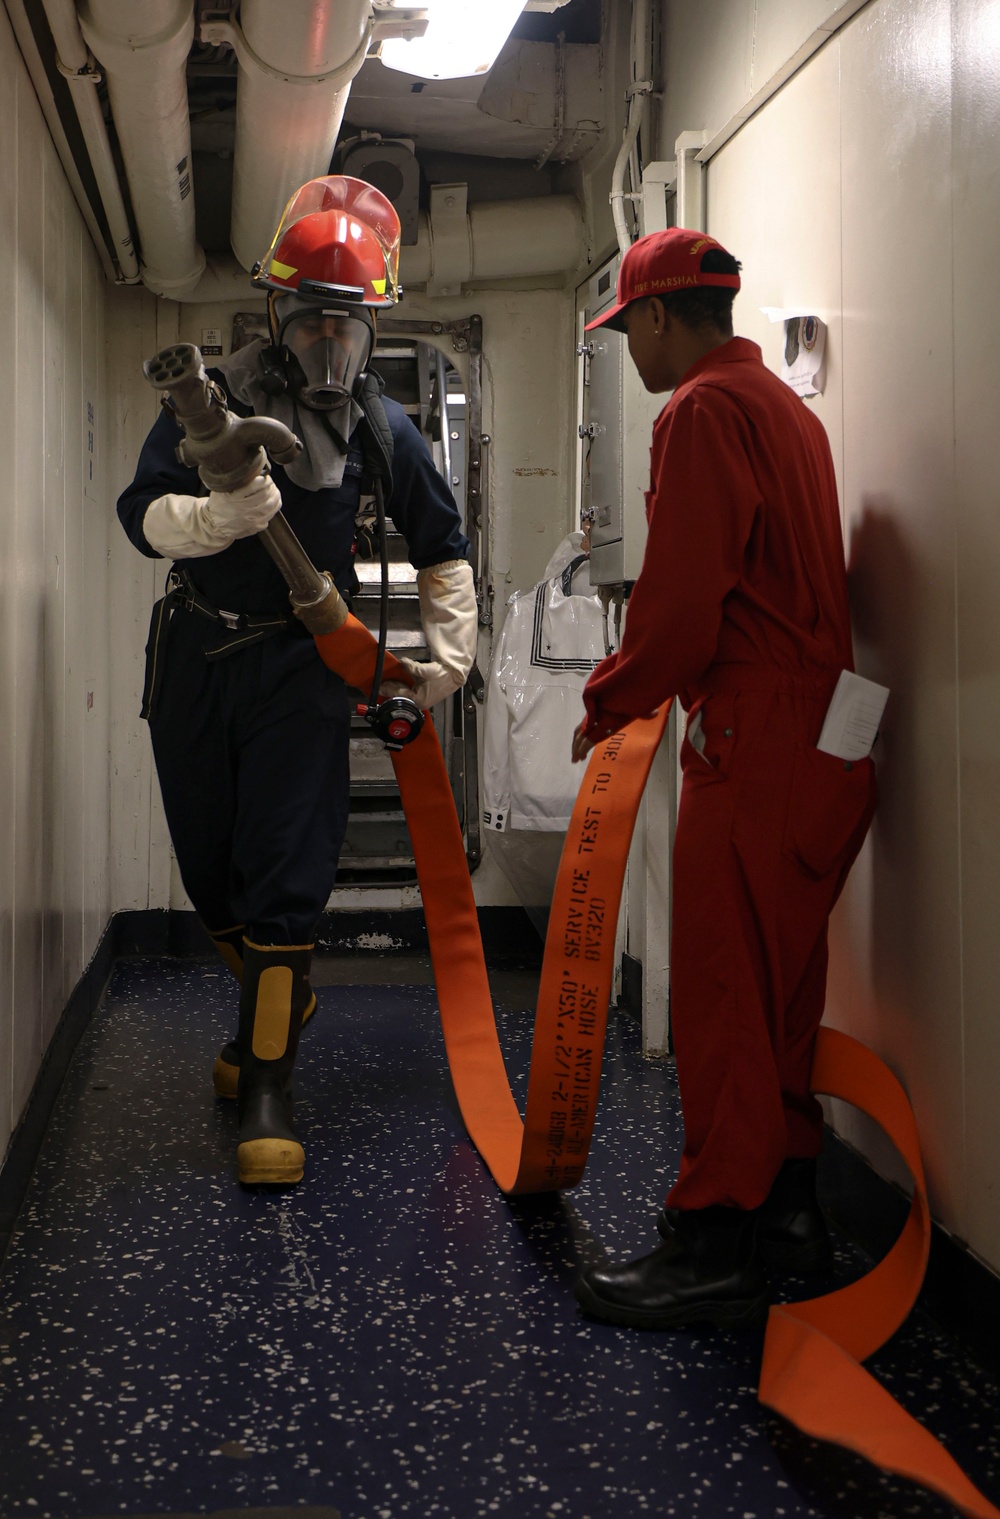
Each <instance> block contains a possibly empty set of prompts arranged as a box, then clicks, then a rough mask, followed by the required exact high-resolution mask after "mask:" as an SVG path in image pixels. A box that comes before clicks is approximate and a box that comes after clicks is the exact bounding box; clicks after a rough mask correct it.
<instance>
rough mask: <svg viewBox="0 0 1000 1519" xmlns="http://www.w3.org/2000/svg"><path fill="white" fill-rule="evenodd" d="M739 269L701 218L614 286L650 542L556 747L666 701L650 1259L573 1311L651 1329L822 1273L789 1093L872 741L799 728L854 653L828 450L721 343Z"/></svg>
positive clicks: (866, 794)
mask: <svg viewBox="0 0 1000 1519" xmlns="http://www.w3.org/2000/svg"><path fill="white" fill-rule="evenodd" d="M739 270H740V265H739V263H738V262H737V261H736V260H735V259H734V258H733V257H732V255H731V254H729V253H727V252H726V251H725V249H724V248H722V247H720V245H719V244H718V243H717V242H716V241H715V240H714V239H713V238H710V237H707V236H705V235H704V234H703V233H700V232H692V231H687V230H685V229H683V228H672V229H670V230H669V231H667V232H654V233H652V234H650V235H649V236H647V237H644V238H641V239H640V240H639V241H638V242H637V243H635V244H634V246H633V247H631V248H630V249H629V250H628V252H627V253H626V254H625V257H624V259H623V260H622V265H621V271H620V273H619V277H618V289H617V301H616V304H615V306H614V307H613V308H612V309H611V311H610V312H608V313H607V315H605V316H604V317H602V318H601V319H600V320H599V321H597V322H592V323H591V324H590V325H591V327H597V326H605V327H612V328H617V329H618V330H621V331H624V332H625V333H626V334H627V338H628V347H629V353H630V354H631V356H632V359H633V361H634V363H635V366H636V368H637V370H638V371H639V376H640V378H641V379H642V382H643V384H644V385H645V387H646V389H647V390H649V391H652V392H654V393H662V392H665V391H673V395H672V396H671V397H670V399H669V401H668V402H667V404H666V406H664V408H663V411H662V412H661V413H660V415H659V417H658V418H657V421H656V424H655V426H654V429H653V445H652V455H651V477H650V489H649V492H648V495H647V497H646V515H647V519H648V524H649V536H648V540H647V545H646V552H645V557H644V560H643V565H642V571H641V573H640V575H639V578H638V580H637V581H636V583H635V588H634V590H633V592H632V596H631V599H630V601H629V604H628V616H627V620H626V627H625V631H624V634H623V636H622V640H621V647H620V648H619V649H618V650H617V651H616V652H615V653H613V654H611V655H609V656H608V658H607V659H605V660H603V661H602V662H601V664H600V665H598V667H597V669H596V670H595V671H594V673H593V675H592V676H591V678H590V680H589V681H588V682H587V686H586V688H585V691H584V704H585V707H586V717H585V719H584V721H583V722H582V723H581V725H580V727H579V728H578V729H577V731H576V734H575V736H574V740H573V756H574V759H578V760H579V759H583V758H584V756H585V755H586V754H587V753H588V751H589V750H590V749H591V748H592V747H593V745H594V744H596V743H598V742H600V741H601V740H602V739H604V738H606V737H607V736H608V735H609V734H612V733H615V732H618V731H619V730H620V729H622V728H624V727H625V726H626V725H627V724H628V723H630V722H631V721H632V720H633V719H634V718H637V717H641V716H644V715H646V714H648V713H649V712H650V711H651V710H652V709H654V708H656V707H657V706H659V705H660V704H661V703H663V702H665V701H666V700H668V698H670V697H674V696H676V697H677V698H678V699H679V700H680V702H681V704H682V705H683V707H684V708H685V710H686V712H687V730H686V736H685V738H684V743H683V747H682V750H681V766H682V770H683V785H682V788H681V799H680V808H679V813H678V819H677V832H676V839H675V844H674V876H673V928H672V934H673V937H672V952H671V986H670V993H671V995H670V1013H671V1024H672V1030H673V1038H674V1048H675V1051H676V1056H677V1074H678V1078H679V1082H680V1092H681V1106H682V1110H683V1116H684V1136H685V1137H684V1150H683V1154H682V1156H681V1163H680V1171H679V1175H678V1178H677V1181H676V1183H675V1185H674V1187H673V1189H672V1191H671V1192H670V1194H669V1196H668V1198H667V1205H666V1207H665V1208H664V1209H663V1210H662V1211H661V1213H660V1215H659V1217H658V1219H657V1226H658V1229H659V1233H660V1235H661V1236H662V1243H661V1244H660V1245H659V1247H658V1248H657V1249H656V1250H654V1251H653V1252H652V1253H651V1254H650V1255H646V1256H644V1257H642V1258H641V1259H640V1260H636V1261H630V1262H627V1263H624V1264H619V1265H605V1266H595V1267H591V1268H589V1269H587V1270H585V1271H584V1272H583V1273H582V1275H581V1277H580V1279H579V1281H578V1283H577V1287H576V1294H577V1298H578V1300H579V1302H580V1304H581V1306H582V1308H583V1309H584V1311H585V1312H586V1313H588V1314H590V1315H592V1316H594V1317H597V1318H600V1319H605V1320H607V1321H610V1322H611V1323H620V1324H631V1325H635V1326H638V1327H644V1328H652V1329H665V1328H672V1327H675V1326H677V1325H681V1324H687V1323H691V1322H694V1321H708V1322H711V1323H716V1324H731V1325H738V1324H742V1323H747V1324H749V1323H753V1322H756V1321H757V1320H758V1319H759V1318H760V1317H762V1316H763V1314H764V1312H765V1311H766V1307H767V1301H768V1290H767V1279H766V1276H765V1274H764V1270H763V1268H764V1267H765V1266H767V1265H772V1266H774V1265H777V1266H779V1267H782V1266H783V1267H787V1268H789V1269H793V1270H798V1271H801V1270H811V1269H821V1268H823V1267H825V1266H826V1265H828V1264H829V1260H830V1255H831V1250H830V1240H829V1235H828V1233H827V1230H826V1225H825V1223H824V1220H823V1215H822V1213H821V1212H820V1209H819V1205H818V1203H817V1201H816V1190H815V1166H816V1156H817V1154H818V1152H819V1150H820V1145H821V1140H822V1110H821V1108H820V1106H819V1103H818V1102H817V1101H816V1099H815V1098H814V1097H813V1096H812V1095H811V1093H810V1085H809V1077H810V1069H811V1065H812V1054H813V1045H814V1042H815V1038H816V1031H817V1029H818V1027H819V1023H820V1019H821V1018H822V1015H823V1005H824V998H825V991H826V970H827V920H828V918H829V915H830V911H831V909H832V907H833V905H834V903H835V902H836V900H837V897H838V895H839V894H840V891H841V889H842V887H843V885H844V881H845V879H846V876H847V873H848V871H849V869H850V867H851V864H852V863H853V861H854V858H855V856H856V855H857V853H858V850H859V849H860V847H861V844H862V841H863V839H864V836H865V834H866V832H867V830H868V826H869V824H870V822H871V818H872V814H873V812H874V807H875V776H874V769H873V765H872V761H871V759H870V758H866V759H863V760H860V761H856V762H854V763H853V764H852V763H850V762H846V761H844V760H843V759H839V758H837V757H836V756H835V755H832V754H828V753H826V752H823V751H820V750H819V749H817V748H816V742H817V739H818V737H819V734H820V729H821V727H822V724H823V719H824V716H825V714H826V710H827V707H828V705H829V702H830V697H831V695H832V693H833V689H834V687H835V685H836V683H837V679H838V677H839V675H840V673H841V671H842V670H852V669H853V667H854V666H853V656H852V650H851V630H850V622H849V618H848V601H847V575H846V568H845V562H844V545H843V537H842V533H841V525H840V510H839V506H838V502H837V487H836V481H835V478H834V470H833V460H832V458H831V454H830V446H829V443H828V442H827V438H826V434H825V432H824V431H823V427H822V425H821V424H820V422H819V421H818V420H817V419H816V417H815V416H813V414H812V412H811V411H810V410H809V408H808V406H807V405H806V403H805V402H804V401H802V400H800V399H799V397H798V396H797V395H795V394H794V392H793V391H792V390H791V389H789V387H788V386H787V385H785V384H784V383H783V382H782V381H781V380H779V379H778V378H777V377H776V376H775V375H773V374H772V373H771V372H770V371H769V370H768V369H766V368H765V367H764V364H763V360H762V358H761V352H760V349H759V348H758V347H757V345H756V344H755V343H751V342H749V341H747V340H746V339H745V338H736V337H733V327H732V304H733V299H734V296H735V294H736V291H737V290H738V289H739V287H740V276H739Z"/></svg>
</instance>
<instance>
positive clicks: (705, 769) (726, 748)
mask: <svg viewBox="0 0 1000 1519" xmlns="http://www.w3.org/2000/svg"><path fill="white" fill-rule="evenodd" d="M735 705H736V703H735V698H734V697H732V696H730V695H718V694H716V693H715V692H713V693H712V695H711V696H705V697H701V698H700V699H699V700H698V701H696V702H694V703H693V705H692V707H691V710H690V712H689V713H688V720H687V728H686V729H685V733H684V742H683V744H682V745H681V769H682V770H683V771H684V773H685V774H688V773H689V772H691V771H693V772H694V773H695V774H696V775H709V774H711V773H712V772H713V771H714V773H715V774H716V776H718V778H719V779H720V780H721V779H722V778H723V777H724V776H725V775H726V774H727V773H728V771H729V762H730V759H731V757H732V752H733V746H734V744H735V740H736V717H735Z"/></svg>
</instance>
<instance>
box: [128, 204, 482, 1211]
mask: <svg viewBox="0 0 1000 1519" xmlns="http://www.w3.org/2000/svg"><path fill="white" fill-rule="evenodd" d="M398 256H399V221H398V218H397V216H396V213H395V211H394V209H393V207H392V205H391V204H390V203H389V201H388V200H386V198H385V197H384V196H383V195H381V194H380V193H379V191H377V190H375V189H374V188H373V187H372V186H370V185H367V184H365V183H364V182H363V181H360V180H356V179H351V178H348V177H343V176H329V177H325V178H321V179H316V180H311V181H310V182H309V183H308V184H307V185H304V186H303V187H302V188H301V190H299V191H298V192H297V193H296V195H294V196H293V197H292V199H291V200H290V201H289V203H288V206H287V207H286V209H285V213H284V216H283V217H282V220H281V223H280V225H279V227H278V231H277V232H276V234H275V237H274V240H273V242H272V244H271V246H270V248H269V249H268V251H267V253H266V254H265V255H264V258H263V259H262V260H261V262H260V264H259V265H258V266H257V267H256V269H255V271H254V281H255V283H256V284H257V285H258V286H259V287H261V288H264V289H266V290H267V291H268V321H269V329H270V334H271V341H270V343H265V342H263V341H261V340H258V341H256V342H254V343H251V344H249V345H247V347H245V348H242V349H240V350H238V351H237V352H236V353H235V354H233V355H232V356H231V357H229V358H228V359H226V360H224V361H222V362H220V363H219V365H218V366H217V367H216V369H214V370H213V371H211V376H212V378H215V379H219V380H221V382H222V383H223V385H224V386H225V389H226V393H227V396H228V398H229V404H230V406H231V407H232V409H233V410H234V411H236V412H239V413H241V414H243V415H249V414H250V413H253V414H256V415H267V416H271V417H274V418H276V419H277V420H279V421H281V422H284V423H285V424H286V425H287V426H288V427H290V428H291V429H292V431H293V432H294V433H295V434H296V435H297V436H298V437H299V438H300V439H301V440H302V442H303V444H304V450H303V453H302V454H301V455H300V456H299V458H298V459H296V460H295V462H294V463H292V464H290V465H288V466H287V468H286V469H281V468H278V467H277V466H275V467H274V470H273V473H272V474H271V475H268V476H264V475H261V476H258V477H257V478H256V479H255V480H254V481H253V482H252V483H251V484H250V485H248V486H246V487H245V488H244V489H241V490H237V491H231V492H217V491H213V492H208V491H206V490H205V489H204V487H203V486H202V485H201V482H200V480H199V477H198V474H197V472H196V471H195V470H193V469H190V468H188V467H187V466H185V465H183V464H180V463H179V462H178V460H177V458H176V456H175V449H176V447H177V444H178V442H179V440H180V437H181V434H180V430H179V428H178V425H177V424H176V422H175V421H174V420H173V419H172V418H171V416H170V415H169V413H168V412H166V411H164V412H162V413H161V415H160V417H159V420H158V421H157V422H156V424H155V426H154V427H153V429H152V431H151V432H150V434H149V436H148V438H147V440H146V442H145V444H144V446H143V449H142V453H141V454H140V457H139V463H138V468H137V470H136V475H135V479H134V480H133V482H132V484H131V485H130V486H129V487H128V489H127V490H126V491H125V492H124V493H123V495H122V496H121V498H120V500H119V502H118V514H119V516H120V518H121V521H122V523H123V525H124V527H125V530H126V532H127V533H128V535H129V537H130V538H131V540H132V542H133V543H134V544H135V546H136V548H138V549H139V550H140V551H141V552H142V553H144V554H147V555H150V556H152V557H158V556H162V557H165V558H168V559H171V560H173V561H174V564H173V568H172V570H171V572H170V577H169V579H168V606H169V608H170V617H169V620H168V621H166V622H165V634H164V635H163V636H162V638H161V639H160V640H159V643H158V645H157V646H156V647H152V646H151V648H150V651H149V654H150V659H149V667H148V672H147V698H146V710H147V712H148V715H149V720H150V731H151V735H152V741H153V753H154V757H155V761H156V768H157V773H158V776H159V780H160V787H161V791H162V794H163V804H164V809H165V812H166V817H167V822H168V825H169V828H170V836H171V839H172V841H173V845H174V850H175V852H176V855H177V861H178V865H179V867H180V872H181V877H182V879H183V881H184V886H185V888H186V890H187V892H188V895H189V896H190V898H191V901H192V902H193V904H194V906H195V909H196V911H197V912H198V915H199V917H200V918H201V920H202V922H203V923H204V925H205V927H206V928H207V929H208V932H209V934H210V935H211V937H212V939H213V940H214V942H215V944H216V947H217V948H218V950H219V953H220V954H221V956H222V958H223V959H224V960H225V962H226V964H227V965H228V966H229V968H230V969H231V970H232V971H233V972H234V973H235V975H236V976H237V978H238V980H239V981H240V986H241V991H240V1013H239V1028H238V1032H237V1034H236V1037H235V1038H234V1039H233V1040H232V1041H231V1043H229V1044H227V1045H226V1046H225V1047H224V1049H223V1050H222V1051H221V1053H220V1055H219V1057H218V1059H217V1060H216V1064H215V1071H214V1073H213V1074H214V1083H215V1089H216V1092H217V1093H218V1095H219V1096H220V1097H236V1096H238V1101H239V1118H240V1137H239V1151H238V1161H239V1176H240V1181H241V1182H243V1183H244V1184H248V1185H253V1184H260V1183H272V1184H273V1183H278V1184H289V1183H294V1182H297V1181H299V1180H300V1178H301V1176H302V1173H303V1166H304V1152H303V1148H302V1145H301V1143H300V1142H299V1139H298V1137H297V1136H296V1134H295V1132H294V1129H293V1126H292V1105H291V1073H292V1065H293V1062H294V1059H295V1052H296V1047H297V1044H298V1038H299V1031H300V1029H301V1026H302V1023H303V1021H304V1020H305V1019H307V1018H308V1017H309V1016H310V1014H311V1013H312V1011H313V1009H314V1008H315V1005H316V999H315V997H314V995H313V993H312V990H311V987H310V983H309V964H310V954H311V950H312V941H313V937H314V933H315V928H316V923H317V920H318V918H319V916H320V914H321V912H322V911H323V909H324V908H325V906H326V903H327V900H328V897H329V894H330V891H331V888H332V886H333V881H334V876H335V873H336V869H337V858H338V853H339V850H340V847H341V843H342V841H343V837H344V832H345V829H346V825H347V814H348V805H349V772H348V739H349V731H350V713H351V708H350V703H349V700H348V692H347V688H346V687H345V685H344V683H343V681H342V680H341V679H340V678H339V677H338V676H337V675H335V674H334V673H333V672H332V671H331V670H329V669H328V668H327V667H326V665H324V664H323V662H322V660H321V659H320V657H319V655H318V653H317V652H316V648H315V645H314V643H313V640H312V638H311V637H310V636H309V635H308V634H307V633H306V630H305V629H304V628H303V627H302V625H301V624H300V623H299V622H298V621H297V619H296V618H295V617H294V616H292V615H291V613H290V608H289V599H288V590H287V587H286V585H285V583H284V581H283V579H282V577H281V575H280V573H279V571H278V570H277V568H276V567H275V565H274V564H273V562H272V560H271V559H270V557H269V556H268V554H267V552H266V550H265V549H264V546H263V544H262V543H260V542H258V541H256V540H255V534H257V533H258V532H259V531H260V530H261V529H262V528H264V527H266V526H267V524H268V522H269V521H270V519H271V517H272V516H273V514H274V513H275V511H277V510H278V509H279V508H281V509H282V510H283V511H284V514H285V516H286V517H287V519H288V521H289V523H290V524H291V526H292V528H293V530H294V531H295V533H296V534H297V536H298V538H299V540H300V541H301V543H302V545H303V547H304V548H305V551H306V553H307V554H308V555H309V557H310V558H311V559H312V561H313V563H314V564H315V565H316V566H317V568H319V569H321V570H327V571H329V572H330V573H331V574H332V575H333V577H334V580H335V581H336V584H337V586H338V588H339V589H340V590H341V591H343V592H347V593H350V591H351V589H352V587H353V586H354V585H355V584H356V582H355V581H354V575H353V568H352V553H353V547H354V538H355V527H356V523H355V518H356V515H357V512H358V508H359V503H360V498H361V493H362V482H363V478H364V477H365V475H366V470H367V469H368V468H369V464H370V462H371V455H370V453H369V456H368V457H369V463H368V464H366V456H365V452H364V448H363V446H362V445H363V442H364V439H365V437H366V436H368V430H367V422H366V421H365V419H364V415H363V412H362V408H361V406H360V405H359V401H358V397H359V396H360V397H362V399H364V400H365V405H366V408H368V410H369V411H370V412H377V409H378V408H377V405H372V404H371V395H372V390H373V388H374V389H375V398H376V402H377V400H378V387H377V385H375V383H374V377H373V376H370V375H367V366H368V362H369V359H370V357H371V354H372V351H373V347H374V341H375V312H376V311H377V310H378V309H380V308H383V307H388V306H391V305H393V304H394V302H395V300H396V299H397V296H398V286H397V280H396V271H397V263H398ZM381 406H382V408H383V409H384V419H385V421H386V422H387V424H388V430H389V431H390V432H391V439H392V449H391V452H392V463H391V480H392V484H391V492H390V493H389V494H388V500H387V509H388V512H389V515H390V516H391V518H392V521H393V523H394V524H395V526H396V528H397V529H398V531H399V532H400V533H402V535H403V536H404V538H405V540H406V543H407V545H408V549H409V555H410V560H411V562H412V563H413V565H414V566H415V568H416V570H417V585H418V591H419V599H420V611H421V621H422V624H423V629H424V635H425V640H426V644H427V648H428V650H429V652H430V655H431V658H430V661H429V662H420V663H417V662H414V661H407V660H405V659H404V660H403V664H404V665H406V666H407V669H408V671H409V673H410V675H411V676H412V678H413V682H414V690H413V691H412V692H408V694H411V695H413V696H415V698H416V700H417V702H418V704H419V705H420V706H421V707H430V706H432V705H433V704H434V703H435V702H437V701H441V700H442V699H444V698H445V697H446V696H448V695H450V694H451V693H452V692H453V691H456V690H458V689H459V688H460V687H461V686H462V685H463V684H464V681H465V678H466V676H467V674H468V672H469V670H470V668H471V666H472V662H473V659H474V657H475V646H476V631H477V615H476V600H475V592H474V585H473V577H472V570H471V567H470V565H469V563H468V559H467V554H468V547H469V546H468V541H467V539H466V538H465V537H464V536H463V533H462V529H461V522H460V519H459V514H458V510H457V508H456V506H455V502H454V500H453V498H452V496H451V494H450V492H449V490H448V487H447V486H446V484H445V482H444V480H443V479H442V478H441V476H440V474H439V473H438V471H437V470H436V469H435V467H434V464H433V461H432V459H431V457H430V454H429V452H428V450H427V448H426V446H425V445H424V442H423V440H422V438H421V437H420V434H419V433H418V431H417V429H416V428H415V427H414V426H413V424H412V422H411V421H410V420H409V418H408V417H407V416H406V414H405V413H404V411H403V408H402V407H401V406H400V405H398V404H397V403H396V402H394V401H391V400H389V399H385V400H383V401H382V402H381ZM368 488H369V489H370V485H369V486H368ZM151 645H152V639H151Z"/></svg>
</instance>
